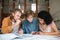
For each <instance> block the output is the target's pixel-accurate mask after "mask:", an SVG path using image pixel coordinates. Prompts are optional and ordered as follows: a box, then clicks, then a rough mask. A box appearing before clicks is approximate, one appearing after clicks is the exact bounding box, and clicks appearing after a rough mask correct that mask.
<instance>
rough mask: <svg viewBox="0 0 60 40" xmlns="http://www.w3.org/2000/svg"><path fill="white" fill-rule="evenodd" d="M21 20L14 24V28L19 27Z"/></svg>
mask: <svg viewBox="0 0 60 40" xmlns="http://www.w3.org/2000/svg"><path fill="white" fill-rule="evenodd" d="M20 22H21V21H20V20H16V23H15V24H14V25H12V29H13V28H14V27H17V25H19V24H20Z"/></svg>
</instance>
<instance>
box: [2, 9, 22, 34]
mask: <svg viewBox="0 0 60 40" xmlns="http://www.w3.org/2000/svg"><path fill="white" fill-rule="evenodd" d="M21 15H22V12H21V10H19V9H15V10H12V11H11V15H10V16H8V17H6V18H4V19H3V21H2V33H3V34H8V33H21V34H22V33H23V32H22V29H21V28H20V27H21V26H20V25H21V21H22V20H21V18H20V17H21ZM19 28H20V30H19Z"/></svg>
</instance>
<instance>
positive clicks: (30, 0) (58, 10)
mask: <svg viewBox="0 0 60 40" xmlns="http://www.w3.org/2000/svg"><path fill="white" fill-rule="evenodd" d="M16 8H18V9H21V10H22V13H23V14H25V12H26V11H27V10H32V11H34V12H35V14H36V16H37V15H38V13H39V11H41V10H46V11H49V12H50V13H51V15H52V17H53V19H54V22H55V23H56V25H57V27H58V30H59V31H60V0H0V30H1V25H2V20H3V18H5V17H7V16H9V15H10V10H12V9H16Z"/></svg>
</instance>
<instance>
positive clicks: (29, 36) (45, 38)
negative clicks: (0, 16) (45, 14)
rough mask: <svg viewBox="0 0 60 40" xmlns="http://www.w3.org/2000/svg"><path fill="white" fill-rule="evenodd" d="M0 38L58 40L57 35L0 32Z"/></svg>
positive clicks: (6, 39) (10, 39)
mask: <svg viewBox="0 0 60 40" xmlns="http://www.w3.org/2000/svg"><path fill="white" fill-rule="evenodd" d="M0 40H60V37H58V36H50V35H32V34H22V35H20V34H13V33H10V34H0Z"/></svg>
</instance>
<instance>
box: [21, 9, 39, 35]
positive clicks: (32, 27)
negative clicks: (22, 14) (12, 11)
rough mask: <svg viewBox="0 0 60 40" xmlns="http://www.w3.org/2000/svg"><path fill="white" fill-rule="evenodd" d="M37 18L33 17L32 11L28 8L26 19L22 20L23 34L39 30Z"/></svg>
mask: <svg viewBox="0 0 60 40" xmlns="http://www.w3.org/2000/svg"><path fill="white" fill-rule="evenodd" d="M38 26H39V25H38V19H37V18H35V17H34V13H33V12H32V11H31V10H30V11H28V12H26V20H24V21H23V22H22V29H23V33H24V34H35V33H36V32H38V31H39V27H38Z"/></svg>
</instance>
